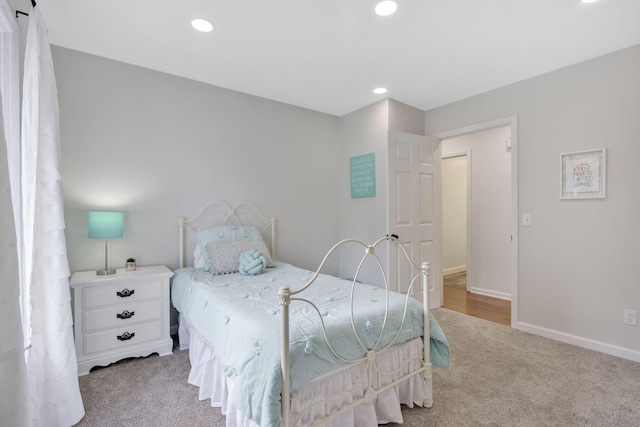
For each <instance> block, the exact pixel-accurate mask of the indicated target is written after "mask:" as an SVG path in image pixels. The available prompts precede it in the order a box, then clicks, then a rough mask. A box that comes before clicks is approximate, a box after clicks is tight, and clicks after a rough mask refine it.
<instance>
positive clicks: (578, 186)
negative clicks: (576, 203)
mask: <svg viewBox="0 0 640 427" xmlns="http://www.w3.org/2000/svg"><path fill="white" fill-rule="evenodd" d="M605 197H607V150H606V148H595V149H590V150H580V151H573V152H569V153H562V154H560V199H562V200H568V199H604V198H605Z"/></svg>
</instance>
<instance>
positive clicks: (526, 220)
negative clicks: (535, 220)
mask: <svg viewBox="0 0 640 427" xmlns="http://www.w3.org/2000/svg"><path fill="white" fill-rule="evenodd" d="M522 225H525V226H530V225H531V214H530V213H526V214H522Z"/></svg>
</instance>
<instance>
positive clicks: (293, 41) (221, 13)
mask: <svg viewBox="0 0 640 427" xmlns="http://www.w3.org/2000/svg"><path fill="white" fill-rule="evenodd" d="M22 1H24V0H22ZM400 2H401V3H400V8H399V10H398V12H397V13H396V14H395V15H392V16H389V17H380V16H377V15H376V14H375V13H374V12H373V7H374V3H375V2H374V1H373V0H271V1H269V0H206V1H205V0H180V1H176V0H137V1H130V0H127V1H125V0H101V1H98V0H83V1H77V0H38V7H39V8H40V10H41V13H42V15H43V17H44V19H45V22H46V23H47V27H48V28H49V40H50V42H51V43H52V44H54V45H58V46H62V47H65V48H69V49H74V50H78V51H81V52H86V53H90V54H94V55H98V56H102V57H105V58H110V59H114V60H117V61H122V62H126V63H129V64H134V65H138V66H141V67H145V68H150V69H153V70H158V71H162V72H165V73H169V74H174V75H177V76H182V77H186V78H189V79H193V80H198V81H202V82H206V83H210V84H212V85H216V86H221V87H224V88H228V89H232V90H236V91H240V92H244V93H248V94H252V95H257V96H261V97H265V98H269V99H273V100H276V101H281V102H285V103H288V104H292V105H296V106H300V107H304V108H309V109H312V110H316V111H320V112H324V113H329V114H332V115H336V116H341V115H344V114H346V113H349V112H351V111H354V110H356V109H358V108H361V107H364V106H366V105H369V104H372V103H374V102H376V101H378V100H380V99H382V98H384V97H389V98H393V99H395V100H398V101H400V102H403V103H406V104H409V105H412V106H414V107H417V108H420V109H422V110H428V109H431V108H434V107H438V106H441V105H445V104H448V103H451V102H454V101H456V100H460V99H464V98H467V97H469V96H473V95H476V94H479V93H482V92H486V91H489V90H492V89H495V88H498V87H501V86H505V85H508V84H511V83H514V82H518V81H521V80H524V79H527V78H530V77H533V76H536V75H539V74H542V73H545V72H548V71H552V70H555V69H558V68H562V67H565V66H567V65H570V64H574V63H577V62H580V61H584V60H586V59H589V58H593V57H596V56H600V55H603V54H606V53H608V52H612V51H615V50H619V49H622V48H625V47H629V46H632V45H636V44H640V1H638V0H600V1H599V2H597V3H593V4H583V3H581V1H580V0H482V1H480V0H400ZM16 3H18V0H16ZM25 3H27V2H26V1H25ZM197 17H201V18H206V19H208V20H210V21H212V22H213V23H214V25H215V27H216V29H215V31H214V32H211V33H199V32H196V31H195V30H193V28H192V27H191V25H190V22H191V20H192V19H193V18H197ZM379 86H384V87H387V88H388V89H389V91H388V93H387V94H385V95H375V94H373V92H372V90H373V89H374V88H375V87H379Z"/></svg>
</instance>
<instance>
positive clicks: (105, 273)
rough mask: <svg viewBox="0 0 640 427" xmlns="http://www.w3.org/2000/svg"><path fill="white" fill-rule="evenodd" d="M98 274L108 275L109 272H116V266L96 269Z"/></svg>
mask: <svg viewBox="0 0 640 427" xmlns="http://www.w3.org/2000/svg"><path fill="white" fill-rule="evenodd" d="M96 274H97V275H98V276H106V275H109V274H116V269H115V268H110V269H108V270H96Z"/></svg>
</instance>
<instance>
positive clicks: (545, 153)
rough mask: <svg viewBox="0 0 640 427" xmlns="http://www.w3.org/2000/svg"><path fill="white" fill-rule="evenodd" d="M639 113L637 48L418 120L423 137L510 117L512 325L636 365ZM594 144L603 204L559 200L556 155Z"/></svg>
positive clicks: (639, 340) (639, 342)
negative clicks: (630, 322)
mask: <svg viewBox="0 0 640 427" xmlns="http://www.w3.org/2000/svg"><path fill="white" fill-rule="evenodd" d="M639 114H640V45H638V46H634V47H631V48H628V49H625V50H622V51H619V52H615V53H612V54H609V55H606V56H603V57H599V58H596V59H593V60H590V61H587V62H584V63H580V64H577V65H574V66H571V67H567V68H564V69H561V70H557V71H555V72H552V73H548V74H545V75H542V76H538V77H536V78H533V79H530V80H526V81H523V82H520V83H518V84H514V85H510V86H507V87H504V88H501V89H497V90H494V91H491V92H488V93H485V94H482V95H479V96H475V97H472V98H469V99H466V100H463V101H460V102H456V103H453V104H450V105H447V106H444V107H441V108H438V109H434V110H431V111H427V113H426V130H427V134H438V133H440V132H444V131H448V130H453V129H459V128H462V127H465V126H470V125H474V124H478V123H483V122H488V121H491V120H494V119H498V118H502V117H508V116H512V115H517V116H518V169H517V170H518V175H519V176H518V178H519V183H518V197H519V199H518V204H519V206H518V211H519V218H520V220H521V218H522V213H525V212H529V213H531V214H532V225H531V226H530V227H522V226H519V231H518V234H519V247H518V251H519V261H518V268H519V270H518V274H519V290H518V316H519V318H518V322H519V328H521V329H524V330H528V331H531V332H535V333H539V334H542V335H546V336H551V337H553V338H557V339H561V340H563V341H567V342H574V343H577V344H580V345H583V346H586V347H591V348H595V349H599V350H602V351H607V352H609V353H613V354H619V355H622V356H624V357H627V358H632V359H635V360H640V328H638V327H632V326H625V325H624V324H623V309H625V308H629V309H634V310H640V281H639V279H638V274H637V271H636V270H635V265H636V263H637V258H638V254H639V251H638V241H640V227H639V226H638V224H637V218H638V212H640V192H638V191H637V183H638V178H637V177H638V167H637V164H638V159H640V144H639V143H638V141H639V139H638V138H639V136H640V120H638V117H639ZM599 147H606V148H607V150H608V151H607V163H608V165H607V168H608V169H607V198H606V199H599V200H559V185H560V184H559V171H558V168H559V165H558V163H559V155H560V153H564V152H569V151H575V150H580V149H587V148H599ZM520 222H521V221H520Z"/></svg>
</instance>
